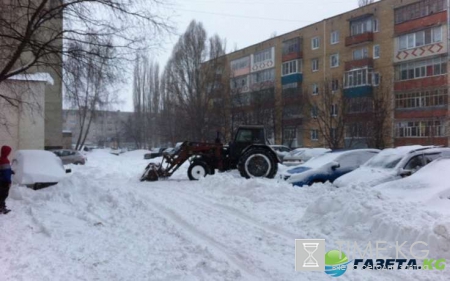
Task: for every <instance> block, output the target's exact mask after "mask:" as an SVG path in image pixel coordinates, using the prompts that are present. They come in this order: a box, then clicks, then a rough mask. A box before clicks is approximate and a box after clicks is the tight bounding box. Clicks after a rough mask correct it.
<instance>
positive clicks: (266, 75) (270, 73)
mask: <svg viewBox="0 0 450 281" xmlns="http://www.w3.org/2000/svg"><path fill="white" fill-rule="evenodd" d="M274 80H275V70H274V69H273V68H272V69H266V70H263V71H259V72H256V73H253V74H252V85H254V84H259V83H263V82H272V81H274Z"/></svg>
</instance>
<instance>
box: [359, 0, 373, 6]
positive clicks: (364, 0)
mask: <svg viewBox="0 0 450 281" xmlns="http://www.w3.org/2000/svg"><path fill="white" fill-rule="evenodd" d="M373 2H375V0H358V6H359V7H363V6H367V5H369V4H372V3H373Z"/></svg>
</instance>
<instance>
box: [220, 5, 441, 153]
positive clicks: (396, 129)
mask: <svg viewBox="0 0 450 281" xmlns="http://www.w3.org/2000/svg"><path fill="white" fill-rule="evenodd" d="M448 54H449V50H448V15H447V1H444V0H422V1H417V0H416V1H414V0H381V1H379V2H375V3H373V4H370V5H367V6H364V7H361V8H358V9H355V10H352V11H349V12H347V13H344V14H340V15H337V16H334V17H331V18H328V19H325V20H322V21H319V22H317V23H314V24H311V25H309V26H306V27H303V28H300V29H298V30H295V31H292V32H289V33H287V34H283V35H281V36H278V37H275V38H271V39H269V40H266V41H264V42H260V43H258V44H255V45H253V46H250V47H247V48H244V49H241V50H238V51H236V52H233V53H230V54H228V55H226V60H227V65H228V69H227V75H224V76H223V77H225V78H224V79H225V80H226V82H227V83H228V82H229V85H230V95H231V97H232V98H231V107H230V108H231V112H230V116H231V119H232V121H231V122H232V124H240V123H259V124H264V125H266V127H268V128H269V131H270V134H271V135H272V137H273V139H274V140H275V141H276V142H277V143H283V144H286V145H290V146H292V147H300V146H305V147H319V146H330V143H332V142H331V141H330V140H331V139H335V140H337V142H335V145H333V146H334V147H364V146H380V145H381V146H391V145H407V144H442V145H448V143H449V137H448V130H447V126H448V112H449V108H448V84H449V82H448V74H447V64H448ZM228 80H229V81H228ZM377 126H378V127H377ZM374 139H375V140H376V141H375V143H374V141H373V140H374ZM380 142H382V144H380Z"/></svg>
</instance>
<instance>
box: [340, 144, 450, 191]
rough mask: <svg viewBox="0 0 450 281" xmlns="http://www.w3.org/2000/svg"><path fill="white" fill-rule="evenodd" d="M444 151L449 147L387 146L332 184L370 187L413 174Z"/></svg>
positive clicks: (448, 149)
mask: <svg viewBox="0 0 450 281" xmlns="http://www.w3.org/2000/svg"><path fill="white" fill-rule="evenodd" d="M445 152H446V153H450V148H443V147H432V146H420V145H414V146H401V147H397V148H387V149H384V150H383V151H381V152H380V153H379V154H378V155H377V156H375V157H373V158H372V159H371V160H370V161H368V162H367V163H366V164H364V165H362V166H361V167H360V168H358V169H356V170H354V171H353V172H351V173H348V174H346V175H343V176H342V177H340V178H338V179H337V180H336V181H335V182H334V184H335V185H336V186H337V187H344V186H347V185H364V186H369V187H371V186H375V185H378V184H381V183H384V182H388V181H393V180H396V179H400V178H402V177H406V176H410V175H412V174H414V173H415V172H417V171H418V170H419V169H421V168H422V167H423V166H425V165H427V164H428V163H430V162H431V161H433V160H435V159H437V158H439V157H440V156H441V155H442V153H445Z"/></svg>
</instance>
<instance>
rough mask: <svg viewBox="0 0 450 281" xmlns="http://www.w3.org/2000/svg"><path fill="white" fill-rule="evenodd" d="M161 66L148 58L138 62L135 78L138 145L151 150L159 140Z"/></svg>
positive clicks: (140, 58)
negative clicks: (158, 116) (158, 118)
mask: <svg viewBox="0 0 450 281" xmlns="http://www.w3.org/2000/svg"><path fill="white" fill-rule="evenodd" d="M159 79H160V74H159V64H157V63H154V62H150V60H149V59H148V58H147V57H146V56H140V57H139V58H138V59H137V60H136V64H135V69H134V77H133V103H134V120H133V122H135V123H136V126H133V127H135V128H136V129H137V130H138V131H137V132H136V134H137V136H135V138H136V140H137V142H136V145H137V146H138V147H140V148H149V147H151V146H153V145H156V143H157V142H158V141H159V140H158V133H157V126H156V122H157V115H158V113H159V106H160V81H159Z"/></svg>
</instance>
